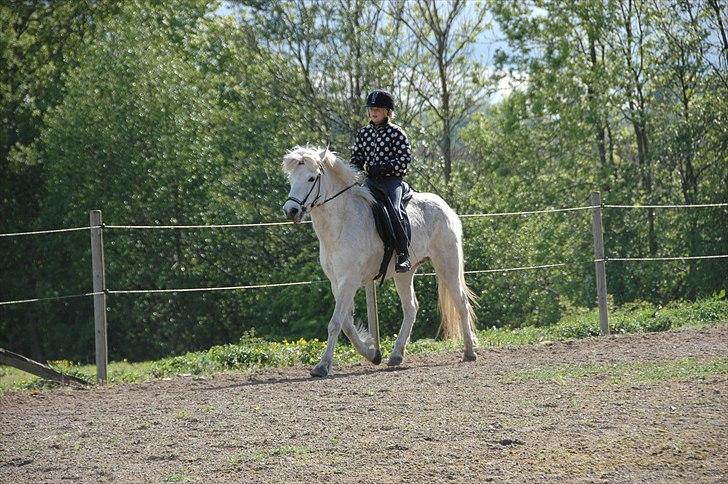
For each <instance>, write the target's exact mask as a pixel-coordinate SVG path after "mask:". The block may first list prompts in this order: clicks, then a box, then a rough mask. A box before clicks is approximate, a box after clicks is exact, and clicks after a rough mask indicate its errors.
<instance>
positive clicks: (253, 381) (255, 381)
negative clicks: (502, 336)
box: [207, 361, 462, 390]
mask: <svg viewBox="0 0 728 484" xmlns="http://www.w3.org/2000/svg"><path fill="white" fill-rule="evenodd" d="M461 364H462V363H461V362H457V361H444V362H426V363H417V364H416V365H400V366H384V367H364V366H362V367H360V368H355V369H351V370H344V371H342V372H339V373H334V374H333V375H329V376H327V377H323V378H321V377H313V376H290V377H289V376H286V375H282V376H278V377H263V376H264V375H260V376H256V375H251V376H249V377H248V380H247V381H243V382H236V383H231V384H229V385H217V386H210V387H207V389H208V390H225V389H231V388H245V387H250V386H260V385H285V384H291V383H307V382H308V383H312V384H325V383H326V382H327V381H330V380H338V379H343V378H346V379H350V378H362V377H367V376H373V375H379V374H382V373H395V372H403V371H409V370H414V369H417V368H437V367H447V366H455V365H461ZM301 370H302V371H306V372H307V370H306V369H304V368H302V369H301ZM261 377H262V378H261Z"/></svg>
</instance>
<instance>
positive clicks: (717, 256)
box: [594, 254, 728, 262]
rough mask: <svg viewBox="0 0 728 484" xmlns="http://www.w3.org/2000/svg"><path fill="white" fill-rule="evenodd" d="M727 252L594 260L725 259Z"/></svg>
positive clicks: (598, 260)
mask: <svg viewBox="0 0 728 484" xmlns="http://www.w3.org/2000/svg"><path fill="white" fill-rule="evenodd" d="M725 258H728V254H723V255H693V256H688V255H686V256H682V257H605V258H604V259H596V260H595V261H594V262H611V261H633V260H635V261H651V260H697V259H725Z"/></svg>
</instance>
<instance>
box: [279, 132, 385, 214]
mask: <svg viewBox="0 0 728 484" xmlns="http://www.w3.org/2000/svg"><path fill="white" fill-rule="evenodd" d="M300 162H303V163H305V164H306V165H307V166H308V168H309V169H318V170H320V171H321V172H322V173H325V174H330V175H332V176H333V177H334V178H335V179H336V180H338V181H339V184H341V185H345V186H347V187H348V186H350V185H353V184H354V183H360V182H361V181H362V180H363V179H364V178H365V175H364V173H363V172H361V171H359V170H358V169H357V168H356V167H355V166H354V165H351V164H349V163H347V162H346V161H344V160H342V159H341V158H339V157H338V156H336V153H334V152H333V151H329V150H328V148H319V147H317V146H310V145H306V146H294V147H293V148H291V149H290V150H289V151H288V153H286V155H285V156H284V157H283V163H282V166H283V171H284V172H285V173H286V174H290V173H291V172H292V171H293V169H294V168H295V167H296V166H298V164H299V163H300ZM351 191H352V192H354V193H356V194H358V195H359V196H361V197H362V198H364V199H365V200H366V201H367V202H369V203H372V202H373V201H374V198H373V197H372V194H371V192H369V189H368V188H366V187H364V186H355V187H353V188H352V189H351Z"/></svg>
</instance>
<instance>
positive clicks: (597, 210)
mask: <svg viewBox="0 0 728 484" xmlns="http://www.w3.org/2000/svg"><path fill="white" fill-rule="evenodd" d="M591 205H592V232H593V234H594V266H595V269H596V273H597V305H598V306H599V334H601V335H602V336H604V335H607V334H609V313H608V309H607V271H606V268H605V260H604V229H603V227H602V196H601V194H600V193H599V192H592V194H591Z"/></svg>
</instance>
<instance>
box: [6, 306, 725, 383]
mask: <svg viewBox="0 0 728 484" xmlns="http://www.w3.org/2000/svg"><path fill="white" fill-rule="evenodd" d="M716 324H728V301H727V300H726V298H725V294H722V293H721V294H720V295H718V296H716V297H714V298H712V299H706V300H702V301H698V302H675V303H670V304H668V305H666V306H664V307H656V306H654V305H652V304H649V303H632V304H629V305H625V306H622V307H620V308H617V309H614V310H612V311H611V312H610V327H611V330H612V332H613V333H641V332H654V331H666V330H675V329H683V328H702V327H706V326H710V325H716ZM598 334H599V323H598V314H597V311H596V310H586V309H574V310H572V311H571V312H570V313H569V314H567V315H565V316H564V317H563V318H562V319H561V321H559V322H558V323H557V324H555V325H552V326H545V327H533V326H530V327H524V328H519V329H514V330H509V329H500V328H490V329H484V330H481V331H478V339H479V340H480V346H481V347H492V346H512V345H526V344H534V343H540V342H544V341H564V340H569V339H577V338H585V337H589V336H596V335H598ZM325 344H326V343H325V342H324V341H319V340H317V339H313V340H305V339H300V340H297V341H285V340H284V341H265V340H263V339H261V338H258V337H256V336H255V334H254V333H252V332H251V333H246V334H244V335H243V337H242V338H241V339H240V341H239V342H238V343H237V344H227V345H220V346H214V347H212V348H210V349H209V350H207V351H198V352H191V353H187V354H185V355H180V356H173V357H169V358H163V359H161V360H158V361H151V362H142V363H129V362H126V361H120V362H111V363H110V364H109V368H108V381H109V383H112V384H113V383H135V382H142V381H147V380H150V379H154V378H164V377H172V376H176V375H182V374H188V375H211V374H214V373H220V372H225V371H236V372H246V371H255V370H257V369H260V368H266V367H288V366H309V365H313V364H315V363H316V362H317V361H318V358H319V357H320V355H321V353H322V352H323V350H324V347H325ZM381 344H382V351H383V352H384V354H385V355H386V354H388V353H389V352H390V351H391V349H392V346H393V344H394V338H393V337H388V338H383V339H382V341H381ZM460 345H461V343H459V342H456V341H440V340H433V339H421V340H417V341H413V342H412V343H411V344H410V345H408V346H407V351H408V353H409V354H418V353H433V352H441V351H448V350H452V349H456V348H459V347H460ZM357 361H362V358H361V356H359V355H358V354H357V353H356V351H355V350H354V348H353V347H352V346H351V345H349V344H346V343H343V342H342V343H341V344H339V345H337V347H336V353H335V355H334V364H335V365H342V364H347V363H352V362H357ZM51 365H52V366H54V367H56V368H57V369H59V370H60V371H63V372H65V373H70V374H72V375H75V376H78V377H80V378H83V379H86V380H87V381H89V382H92V381H95V375H96V370H95V367H94V366H93V365H77V364H74V363H72V362H67V361H56V362H51ZM53 385H54V384H53V383H50V382H47V381H44V380H41V379H39V378H37V377H34V376H32V375H29V374H27V373H24V372H22V371H20V370H16V369H15V368H10V367H3V366H0V393H2V392H6V391H8V390H23V389H25V390H34V389H42V388H45V387H48V386H53Z"/></svg>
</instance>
